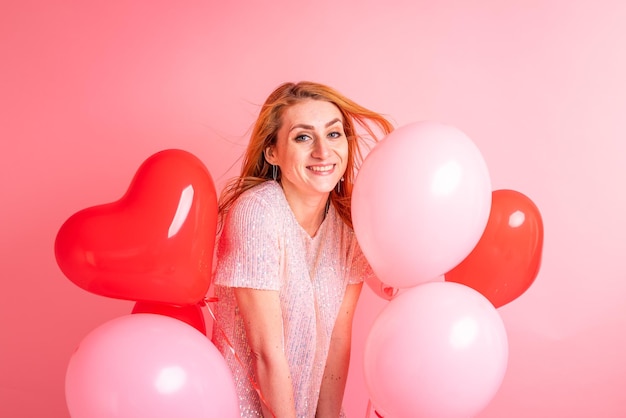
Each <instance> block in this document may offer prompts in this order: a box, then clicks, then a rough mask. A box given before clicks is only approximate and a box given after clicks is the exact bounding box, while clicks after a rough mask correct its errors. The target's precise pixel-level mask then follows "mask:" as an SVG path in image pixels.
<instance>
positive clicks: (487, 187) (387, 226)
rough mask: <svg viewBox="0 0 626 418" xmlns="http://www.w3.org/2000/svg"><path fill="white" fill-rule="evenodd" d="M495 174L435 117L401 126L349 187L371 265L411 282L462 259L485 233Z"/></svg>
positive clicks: (398, 283)
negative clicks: (431, 120)
mask: <svg viewBox="0 0 626 418" xmlns="http://www.w3.org/2000/svg"><path fill="white" fill-rule="evenodd" d="M490 208H491V180H490V178H489V172H488V170H487V165H486V163H485V161H484V159H483V157H482V155H481V153H480V151H479V150H478V148H477V147H476V145H475V144H474V143H473V142H472V141H471V140H470V139H469V138H468V137H467V136H466V135H465V134H464V133H463V132H461V131H460V130H458V129H456V128H454V127H451V126H447V125H444V124H441V123H436V122H418V123H413V124H410V125H406V126H404V127H401V128H399V129H397V130H395V131H393V132H392V133H391V134H389V135H388V136H387V137H385V138H384V139H383V140H382V141H381V142H380V143H378V144H377V145H376V147H375V148H374V149H373V150H372V152H370V153H369V154H368V156H367V157H366V159H365V161H364V162H363V165H362V167H361V169H360V170H359V173H358V176H357V178H356V181H355V186H354V191H353V194H352V220H353V223H354V231H355V233H356V236H357V239H358V241H359V244H360V245H361V248H362V250H363V253H364V254H365V257H366V258H367V260H368V261H369V262H370V264H371V266H372V268H373V270H374V272H376V274H377V276H378V277H379V278H380V279H381V280H382V281H383V282H384V283H386V284H387V285H389V286H392V287H399V288H406V287H413V286H415V285H418V284H421V283H425V282H429V281H433V280H434V279H435V278H436V277H438V276H441V275H443V274H445V273H447V272H448V271H449V270H451V269H452V268H453V267H455V266H456V265H457V264H459V263H460V262H461V261H462V260H463V259H464V258H465V257H466V256H467V255H468V254H469V253H470V252H471V251H472V249H473V248H474V246H475V245H476V243H477V242H478V240H479V239H480V237H481V235H482V233H483V231H484V230H485V227H486V225H487V220H488V218H489V210H490Z"/></svg>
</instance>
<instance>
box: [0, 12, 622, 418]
mask: <svg viewBox="0 0 626 418" xmlns="http://www.w3.org/2000/svg"><path fill="white" fill-rule="evenodd" d="M55 3H56V4H55ZM218 3H219V4H220V5H219V6H217V4H218ZM1 9H2V11H1V12H0V56H1V57H2V63H1V64H0V138H1V139H0V140H1V145H2V146H1V152H0V170H2V176H1V177H0V190H1V193H2V205H0V219H1V221H0V222H1V226H2V229H1V231H2V234H1V237H0V245H1V251H0V266H1V267H2V270H1V275H2V279H1V286H2V289H1V291H0V331H1V335H2V336H1V340H0V365H1V366H0V416H2V417H7V418H25V417H54V418H65V417H68V416H69V414H68V412H67V408H66V406H65V399H64V387H63V385H64V377H65V371H66V367H67V363H68V360H69V358H70V356H71V354H72V352H73V350H74V349H75V347H76V346H77V344H78V343H79V342H80V341H81V340H82V339H83V338H84V337H85V336H86V335H87V333H89V332H90V331H91V330H92V329H94V328H95V327H97V326H98V325H100V324H102V323H104V322H106V321H108V320H109V319H112V318H115V317H118V316H120V315H123V314H127V313H129V312H130V310H131V309H132V306H133V304H132V302H127V301H119V300H114V299H107V298H104V297H100V296H96V295H92V294H89V293H87V292H86V291H83V290H82V289H80V288H78V287H77V286H75V285H74V284H72V283H71V282H70V281H69V280H68V279H66V278H65V277H64V276H63V275H62V273H61V272H60V270H59V269H58V267H57V265H56V262H55V260H54V253H53V242H54V238H55V236H56V233H57V231H58V229H59V227H60V226H61V224H62V223H63V222H64V221H65V220H66V219H67V218H68V217H69V216H70V215H71V214H73V213H74V212H76V211H78V210H80V209H82V208H85V207H88V206H92V205H96V204H101V203H105V202H109V201H112V200H116V199H118V198H119V197H120V196H121V195H122V194H123V192H124V191H125V190H126V188H127V186H128V184H129V182H130V179H131V178H132V176H133V174H134V173H135V171H136V170H137V168H138V167H139V165H140V164H141V162H143V161H144V159H146V158H147V157H148V156H150V155H151V154H153V153H154V152H156V151H159V150H162V149H165V148H182V149H185V150H187V151H190V152H192V153H194V154H195V155H196V156H198V157H199V158H200V159H202V160H203V162H205V164H206V165H207V167H208V168H209V170H210V171H211V173H212V174H213V176H214V178H215V181H216V184H217V186H218V187H221V186H222V185H223V184H224V180H225V179H226V178H227V177H229V176H231V175H232V174H233V173H234V172H235V169H236V168H237V167H238V160H237V158H238V156H239V155H240V154H241V153H242V151H243V147H244V144H245V143H246V140H247V134H248V130H249V127H250V125H251V123H252V121H253V119H254V117H255V114H256V113H257V110H258V105H259V104H260V102H261V101H262V100H263V99H264V98H265V96H266V95H267V94H268V93H269V92H270V91H271V89H273V88H274V87H275V86H276V85H277V84H278V83H280V82H282V81H286V80H302V79H311V80H316V81H320V82H324V83H328V84H330V85H332V86H334V87H336V88H338V89H339V90H340V91H342V92H344V93H346V94H347V95H349V96H351V97H353V98H354V99H356V100H357V101H359V102H361V103H363V104H365V105H367V106H369V107H372V108H373V109H375V110H377V111H380V112H383V113H386V114H388V115H390V116H392V117H393V119H394V120H395V122H396V125H403V124H406V123H409V122H413V121H418V120H426V119H430V120H437V121H441V122H445V123H449V124H452V125H454V126H457V127H458V128H460V129H461V130H463V131H464V132H465V133H467V134H468V135H469V136H470V137H471V138H472V139H473V140H474V141H475V142H476V144H477V145H478V146H479V148H480V149H481V151H482V153H483V155H484V157H485V160H486V161H487V164H488V167H489V171H490V175H491V179H492V183H493V188H494V189H500V188H510V189H515V190H518V191H520V192H522V193H524V194H526V195H527V196H529V197H530V198H531V199H532V200H533V201H534V202H535V203H536V204H537V206H538V207H539V209H540V211H541V213H542V216H543V220H544V226H545V246H544V257H543V265H542V268H541V271H540V274H539V276H538V277H537V279H536V281H535V283H534V284H533V286H532V287H531V288H530V289H529V290H528V291H527V292H526V293H525V294H524V295H523V296H522V297H520V298H519V299H517V300H516V301H514V302H512V303H510V304H509V305H507V306H504V307H502V308H500V310H499V311H500V313H501V315H502V317H503V319H504V322H505V325H506V328H507V332H508V337H509V345H510V359H509V363H508V369H507V373H506V376H505V379H504V382H503V384H502V387H501V389H500V391H499V392H498V394H497V395H496V397H495V398H494V399H493V401H492V402H491V404H490V405H489V406H488V407H487V409H486V410H484V411H483V412H482V413H481V414H480V417H481V418H491V417H494V418H495V417H570V418H572V417H590V416H594V417H623V416H626V396H624V387H625V385H626V357H625V356H624V352H626V336H625V335H626V334H625V333H624V330H626V303H625V302H624V301H625V300H626V280H625V279H626V272H625V269H624V264H623V262H622V260H623V258H624V253H626V240H625V239H624V237H625V236H626V219H625V217H624V213H626V124H624V112H625V110H626V82H625V81H624V74H626V53H625V52H624V51H625V50H624V45H626V28H625V27H624V25H623V22H624V21H626V3H624V2H622V1H618V0H615V1H608V0H599V1H591V0H575V1H564V0H563V1H560V0H548V1H544V0H541V1H540V0H531V1H527V0H516V1H508V2H500V1H491V0H477V1H473V2H463V1H454V0H444V1H438V2H432V1H431V2H426V1H413V0H411V1H409V0H387V1H373V0H372V1H370V0H368V1H356V0H349V1H343V2H335V1H330V0H328V1H317V2H301V1H290V0H279V1H274V2H273V4H272V5H267V4H266V3H264V2H247V3H246V2H239V1H233V2H208V1H205V2H201V1H193V0H183V1H179V2H176V3H174V2H169V4H168V2H138V1H136V2H125V1H117V0H114V1H111V2H82V1H64V2H61V1H57V2H47V1H39V2H35V1H30V0H26V1H20V2H5V3H4V4H3V6H2V8H1ZM233 167H234V168H233ZM384 304H385V302H383V301H382V300H380V299H378V298H377V297H376V296H375V295H374V294H373V293H372V292H371V291H369V289H368V290H366V291H365V292H364V295H363V298H362V300H361V302H360V305H359V309H358V314H357V324H356V328H355V344H354V355H353V363H352V369H351V374H350V379H349V381H348V389H347V400H346V407H347V412H348V414H349V416H351V417H364V416H365V409H366V405H367V393H366V389H365V385H364V382H363V372H362V357H363V356H362V350H363V341H364V339H365V337H366V335H367V332H368V329H369V326H370V325H371V323H372V321H373V320H374V318H375V316H376V314H377V313H378V312H379V311H380V309H381V308H382V307H383V306H384ZM451 402H454V400H451Z"/></svg>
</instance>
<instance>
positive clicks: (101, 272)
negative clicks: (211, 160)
mask: <svg viewBox="0 0 626 418" xmlns="http://www.w3.org/2000/svg"><path fill="white" fill-rule="evenodd" d="M216 229H217V194H216V191H215V186H214V184H213V179H212V177H211V174H210V173H209V171H208V170H207V168H206V167H205V166H204V164H203V163H202V162H201V161H200V160H199V159H198V158H197V157H195V156H194V155H193V154H190V153H188V152H186V151H182V150H176V149H170V150H164V151H160V152H158V153H156V154H154V155H152V156H151V157H149V158H148V159H147V160H146V161H144V162H143V164H142V165H141V166H140V167H139V169H138V171H137V173H136V174H135V177H134V178H133V180H132V182H131V184H130V186H129V188H128V191H127V192H126V194H125V195H124V196H123V197H122V198H121V199H119V200H118V201H115V202H112V203H107V204H104V205H100V206H94V207H90V208H87V209H83V210H81V211H79V212H77V213H75V214H74V215H72V216H71V217H70V218H69V219H68V220H67V221H65V223H64V224H63V225H62V226H61V228H60V230H59V232H58V233H57V237H56V241H55V256H56V261H57V263H58V265H59V267H60V268H61V271H63V273H64V274H65V275H66V276H67V277H68V278H69V279H70V280H71V281H72V282H74V283H75V284H76V285H78V286H80V287H81V288H83V289H85V290H87V291H89V292H92V293H95V294H98V295H102V296H107V297H112V298H118V299H127V300H135V301H152V302H161V303H166V304H172V305H191V304H195V303H197V302H199V301H200V300H202V299H203V297H204V296H205V294H206V292H207V291H208V289H209V284H210V273H211V264H212V261H213V247H214V245H215V232H216Z"/></svg>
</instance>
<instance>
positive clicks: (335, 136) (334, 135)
mask: <svg viewBox="0 0 626 418" xmlns="http://www.w3.org/2000/svg"><path fill="white" fill-rule="evenodd" d="M328 136H329V137H330V138H339V137H340V136H341V132H331V133H329V134H328Z"/></svg>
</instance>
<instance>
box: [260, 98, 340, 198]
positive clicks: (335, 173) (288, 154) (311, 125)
mask: <svg viewBox="0 0 626 418" xmlns="http://www.w3.org/2000/svg"><path fill="white" fill-rule="evenodd" d="M265 157H266V159H267V161H268V162H269V163H270V164H274V165H278V166H279V167H280V171H281V184H282V186H283V190H284V191H285V195H286V196H288V197H289V196H301V197H305V196H311V197H313V196H320V197H322V198H324V199H325V198H326V197H327V196H328V193H330V191H331V190H332V189H333V188H334V187H335V186H336V184H337V182H339V179H340V178H341V176H343V174H344V172H345V170H346V164H347V161H348V140H347V138H346V135H345V132H344V128H343V116H342V115H341V112H340V111H339V109H338V108H337V107H336V106H335V105H334V104H332V103H330V102H327V101H324V100H314V99H307V100H303V101H301V102H298V103H296V104H295V105H293V106H290V107H288V108H286V109H285V111H284V112H283V114H282V118H281V127H280V129H279V130H278V135H277V139H276V144H274V145H272V146H270V147H268V148H267V149H266V150H265Z"/></svg>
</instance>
